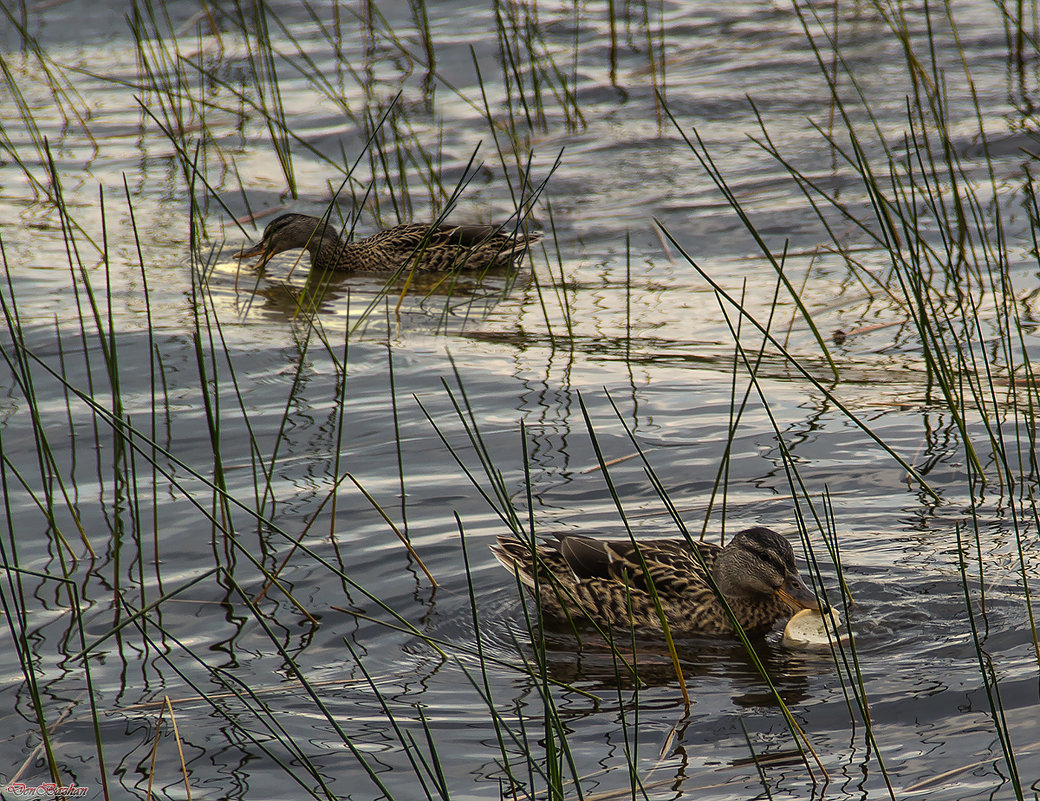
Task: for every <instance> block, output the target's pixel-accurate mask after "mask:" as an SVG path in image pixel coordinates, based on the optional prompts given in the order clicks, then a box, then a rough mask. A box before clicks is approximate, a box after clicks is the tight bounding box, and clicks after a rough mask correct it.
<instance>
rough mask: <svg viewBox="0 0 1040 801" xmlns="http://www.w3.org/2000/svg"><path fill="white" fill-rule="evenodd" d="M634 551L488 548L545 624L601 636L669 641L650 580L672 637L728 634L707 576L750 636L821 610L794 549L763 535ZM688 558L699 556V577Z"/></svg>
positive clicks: (629, 547)
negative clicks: (577, 623) (579, 626)
mask: <svg viewBox="0 0 1040 801" xmlns="http://www.w3.org/2000/svg"><path fill="white" fill-rule="evenodd" d="M638 548H639V551H638V553H637V552H636V547H635V546H633V544H632V541H631V540H627V539H626V540H609V541H608V540H597V539H592V538H590V537H580V536H568V535H562V536H558V537H557V538H556V539H555V540H552V541H548V542H542V543H539V544H538V547H537V558H536V559H532V554H531V548H530V546H529V544H528V543H526V542H522V541H520V540H518V539H515V538H512V537H499V538H498V544H497V545H492V546H491V550H492V551H493V552H494V554H495V556H496V557H497V559H498V561H499V562H501V563H502V564H503V565H504V566H505V567H506V568H507V569H508V570H510V571H513V572H515V573H516V575H518V576H519V577H520V581H521V582H522V583H523V584H524V585H525V586H527V587H528V588H530V589H531V591H532V592H534V591H535V588H536V587H537V593H538V596H539V599H540V602H541V609H542V613H543V615H545V616H547V617H549V618H555V619H558V620H566V619H567V618H568V617H570V618H574V619H580V618H583V617H584V618H588V619H590V620H592V621H593V622H594V623H596V624H597V625H598V626H600V627H602V628H605V629H606V628H615V629H616V628H630V627H633V626H634V627H635V628H636V630H637V631H639V632H641V633H646V634H651V635H653V634H657V635H660V634H662V633H663V628H662V626H661V618H660V616H659V615H658V612H657V608H656V606H655V604H654V601H653V597H652V595H651V593H650V589H649V584H648V581H647V579H648V577H649V579H650V581H652V582H653V586H654V588H655V589H656V591H657V597H658V599H659V601H660V604H661V609H662V611H663V612H664V616H665V619H666V620H667V621H668V628H669V630H670V631H671V632H672V633H673V634H676V635H680V636H681V635H694V634H726V633H732V632H733V626H732V624H731V622H730V618H729V616H728V615H727V614H726V610H725V608H724V607H723V606H722V604H721V603H720V602H719V599H718V597H717V596H716V594H715V592H714V591H713V590H712V588H711V585H710V584H709V582H708V579H707V578H706V575H705V567H706V568H707V569H708V570H709V571H711V576H712V578H714V580H715V584H716V586H717V587H718V589H719V591H720V592H721V593H722V595H723V596H724V597H725V599H726V602H727V603H728V604H729V607H730V609H731V610H732V611H733V614H734V616H735V617H736V619H737V621H738V622H739V623H740V625H741V627H742V628H743V629H744V631H746V632H749V633H760V632H764V631H768V630H769V629H770V628H772V626H773V625H774V624H775V623H776V622H777V621H780V620H787V619H788V618H789V617H790V616H791V615H792V614H793V613H794V612H796V611H797V610H799V609H819V608H820V604H819V601H818V600H817V598H816V596H815V595H813V593H812V591H811V590H809V588H808V587H806V586H805V584H804V582H803V581H802V579H801V576H799V574H798V568H797V566H796V565H795V562H794V551H793V550H792V548H791V544H790V543H789V542H788V541H787V539H785V538H784V537H782V536H781V535H780V534H777V533H776V532H775V531H772V530H771V529H768V528H764V527H762V526H755V527H754V528H748V529H745V530H744V531H741V532H740V533H739V534H737V535H736V536H735V537H733V539H731V540H730V541H729V543H728V544H727V545H726V546H725V547H720V546H718V545H714V544H712V543H707V542H695V543H694V544H693V545H692V546H691V545H690V544H689V543H687V541H686V540H685V539H657V540H643V541H638ZM691 548H696V549H697V551H698V552H699V553H700V555H701V558H702V559H703V562H704V566H703V567H702V565H701V562H700V561H699V560H698V559H697V557H696V556H695V555H694V553H693V551H692V549H691ZM640 555H642V560H643V561H642V562H641V561H640V558H639V557H640ZM643 562H645V564H646V569H645V570H644V568H643ZM535 565H537V571H538V572H537V581H536V579H535V569H536V568H535Z"/></svg>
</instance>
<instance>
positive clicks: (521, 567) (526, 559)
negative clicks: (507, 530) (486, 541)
mask: <svg viewBox="0 0 1040 801" xmlns="http://www.w3.org/2000/svg"><path fill="white" fill-rule="evenodd" d="M497 540H498V541H497V543H496V544H494V545H492V546H490V547H491V553H493V554H494V555H495V558H496V559H497V560H498V561H499V563H500V564H501V565H502V567H504V568H505V569H506V570H508V571H509V572H510V573H515V574H516V575H517V576H519V578H520V582H521V583H522V584H523V585H524V586H525V587H530V588H531V589H534V586H535V580H534V575H533V573H532V572H531V570H532V565H533V564H534V555H533V554H532V553H531V546H530V545H528V544H527V543H525V542H521V541H520V540H518V539H516V538H514V537H498V538H497Z"/></svg>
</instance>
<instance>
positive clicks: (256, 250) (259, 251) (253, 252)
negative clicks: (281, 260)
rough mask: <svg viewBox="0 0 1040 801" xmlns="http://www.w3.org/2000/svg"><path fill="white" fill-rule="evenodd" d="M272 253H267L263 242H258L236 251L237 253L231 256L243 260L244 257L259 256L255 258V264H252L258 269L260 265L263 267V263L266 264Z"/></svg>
mask: <svg viewBox="0 0 1040 801" xmlns="http://www.w3.org/2000/svg"><path fill="white" fill-rule="evenodd" d="M273 255H274V254H273V253H268V252H267V251H266V250H265V249H264V243H263V242H260V243H258V244H256V245H253V246H252V247H249V248H246V249H245V250H240V251H238V253H236V254H235V255H234V256H232V257H231V258H233V259H238V260H239V261H243V260H244V259H251V258H253V257H254V256H259V257H260V258H259V259H258V260H257V262H256V264H255V265H253V266H254V267H256V268H258V269H259V268H260V267H263V266H264V265H265V264H267V262H269V261H270V260H271V256H273Z"/></svg>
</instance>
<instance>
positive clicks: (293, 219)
mask: <svg viewBox="0 0 1040 801" xmlns="http://www.w3.org/2000/svg"><path fill="white" fill-rule="evenodd" d="M540 238H541V235H540V234H537V233H531V234H525V233H523V232H522V231H516V230H514V229H513V228H508V227H502V226H494V225H448V224H444V223H442V224H439V225H433V224H429V223H425V224H424V223H410V224H407V225H398V226H395V227H393V228H387V229H386V230H384V231H379V232H378V233H376V234H374V235H373V236H370V237H368V238H367V239H360V240H358V241H356V242H348V241H346V240H344V239H343V238H342V237H341V236H340V235H339V232H338V231H337V230H336V227H335V226H334V225H332V224H331V223H329V222H328V221H327V220H323V219H319V218H318V217H310V216H308V215H306V214H283V215H282V216H280V217H278V218H277V219H274V220H272V221H271V222H270V223H268V225H267V227H266V228H265V229H264V234H263V237H261V239H260V241H259V242H258V243H257V244H255V245H253V246H252V247H249V248H246V249H245V250H243V251H241V252H240V253H238V254H236V256H235V257H236V258H238V259H248V258H253V257H254V256H259V257H260V259H259V261H258V262H257V266H258V267H262V266H263V265H265V264H266V263H267V262H268V261H270V259H271V257H273V256H275V255H276V254H278V253H282V252H283V251H286V250H294V249H297V248H305V249H306V250H307V251H308V252H309V253H310V254H311V269H314V270H320V271H325V270H337V271H343V272H371V273H391V272H397V271H398V270H405V271H407V270H412V269H414V270H416V271H418V272H431V273H432V272H448V271H451V270H467V271H471V272H472V271H479V270H486V269H490V268H493V267H508V266H511V265H512V264H513V263H514V262H515V261H517V260H518V259H519V258H520V257H521V256H523V254H524V253H525V252H526V250H527V248H528V247H529V246H530V245H532V244H534V243H535V242H537V241H538V240H539V239H540Z"/></svg>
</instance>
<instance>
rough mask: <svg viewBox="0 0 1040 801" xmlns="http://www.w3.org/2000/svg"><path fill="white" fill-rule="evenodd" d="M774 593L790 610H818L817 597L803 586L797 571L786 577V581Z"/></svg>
mask: <svg viewBox="0 0 1040 801" xmlns="http://www.w3.org/2000/svg"><path fill="white" fill-rule="evenodd" d="M776 594H777V596H778V597H779V598H780V600H781V601H783V602H784V603H785V604H787V605H788V606H789V607H790V608H791V611H792V612H797V611H798V610H799V609H816V610H819V608H820V601H819V599H818V598H817V597H816V596H815V595H813V591H812V590H810V589H809V588H808V587H806V586H805V583H804V582H803V581H802V578H801V576H799V575H798V574H797V573H795V574H794V575H793V576H791V577H790V578H788V579H787V583H786V584H784V586H783V587H781V588H780V589H778V590H777V591H776Z"/></svg>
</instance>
